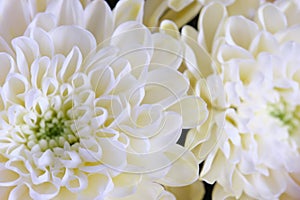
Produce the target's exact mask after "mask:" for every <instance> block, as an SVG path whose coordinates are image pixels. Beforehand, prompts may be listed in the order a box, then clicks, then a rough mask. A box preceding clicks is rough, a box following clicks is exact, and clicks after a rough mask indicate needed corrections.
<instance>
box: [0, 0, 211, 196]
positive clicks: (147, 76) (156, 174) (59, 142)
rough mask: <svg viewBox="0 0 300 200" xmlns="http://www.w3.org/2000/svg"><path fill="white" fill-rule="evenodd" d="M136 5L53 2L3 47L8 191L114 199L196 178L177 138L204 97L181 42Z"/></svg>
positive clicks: (0, 159) (1, 100)
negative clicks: (194, 89)
mask: <svg viewBox="0 0 300 200" xmlns="http://www.w3.org/2000/svg"><path fill="white" fill-rule="evenodd" d="M134 6H139V8H142V7H143V1H120V3H119V4H118V5H117V6H116V8H115V10H113V11H111V10H110V9H109V7H108V5H107V4H106V3H105V2H104V1H100V0H98V1H97V0H96V1H92V2H91V3H89V4H88V5H86V7H85V8H84V9H83V7H82V5H81V4H80V2H79V1H49V4H47V8H46V11H45V13H40V14H38V15H37V16H36V17H35V18H34V19H33V21H32V23H31V24H29V26H28V28H27V30H26V31H25V35H24V36H20V37H17V38H15V39H13V40H12V42H11V48H10V49H9V50H10V51H5V52H1V53H0V60H1V63H2V65H1V71H2V72H1V76H0V94H1V95H0V110H1V112H0V130H1V134H0V177H1V178H0V195H1V198H3V199H21V198H22V199H72V198H74V199H114V198H121V197H126V196H128V195H135V194H134V193H135V191H137V192H138V194H141V195H142V194H143V190H144V189H143V187H142V186H140V187H138V186H139V184H140V183H141V185H142V182H147V183H149V184H148V185H149V187H151V188H152V186H153V190H155V191H157V190H161V189H159V188H161V186H160V185H158V184H162V185H166V186H171V187H176V186H185V185H187V184H190V183H193V182H194V181H195V180H196V179H197V177H198V165H197V162H196V159H195V157H194V156H193V154H192V153H191V152H190V151H188V150H187V149H186V148H184V147H182V146H180V145H178V144H176V142H177V140H178V139H179V137H180V134H181V130H182V128H193V127H195V126H196V125H199V124H201V123H202V121H204V120H205V118H206V115H207V110H206V105H205V103H204V102H203V101H202V100H201V99H200V98H197V97H194V96H188V95H187V91H188V89H189V83H188V80H187V79H186V78H185V77H184V76H183V75H182V74H181V73H179V72H178V71H177V69H178V67H179V66H180V64H181V62H182V59H181V58H182V47H181V43H180V42H179V41H177V40H175V39H174V38H172V37H171V36H168V35H166V34H163V33H154V34H152V33H151V32H150V31H149V30H148V29H147V28H146V27H144V26H143V25H142V24H141V23H140V22H139V21H141V16H142V12H143V11H142V9H135V8H136V7H135V8H134ZM127 8H132V9H133V10H134V11H136V12H133V13H132V12H130V13H131V14H130V15H126V13H125V14H124V12H123V11H124V10H125V9H127ZM123 15H125V16H123ZM82 16H84V17H83V18H82ZM126 16H127V17H126ZM122 20H125V22H124V21H122ZM130 20H135V21H130ZM126 21H127V22H126ZM200 110H202V111H200ZM195 116H196V117H195ZM179 171H180V173H178V172H179ZM155 194H156V193H155ZM162 195H163V194H162ZM165 195H167V196H168V195H169V194H167V193H166V194H165ZM148 199H151V195H150V196H149V198H148Z"/></svg>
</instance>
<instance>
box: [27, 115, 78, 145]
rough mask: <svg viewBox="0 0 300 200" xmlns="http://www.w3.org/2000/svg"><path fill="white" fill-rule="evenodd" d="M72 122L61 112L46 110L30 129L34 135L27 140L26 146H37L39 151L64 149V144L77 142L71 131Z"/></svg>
mask: <svg viewBox="0 0 300 200" xmlns="http://www.w3.org/2000/svg"><path fill="white" fill-rule="evenodd" d="M72 122H73V121H72V120H71V119H70V118H69V117H68V116H67V115H65V114H64V113H63V112H62V111H59V112H57V111H53V110H48V111H47V112H46V113H45V114H44V115H43V116H42V117H40V118H39V119H38V120H37V123H36V125H35V126H34V127H32V128H31V130H32V131H33V133H34V134H32V135H31V136H30V137H29V138H28V139H29V141H28V146H29V147H30V148H32V147H33V146H34V145H35V144H39V146H40V148H41V150H47V149H53V148H55V147H64V144H65V143H66V142H67V143H68V144H70V145H73V144H75V143H77V142H79V138H78V137H77V136H76V135H75V133H74V132H73V130H72V127H71V125H72V124H73V123H72Z"/></svg>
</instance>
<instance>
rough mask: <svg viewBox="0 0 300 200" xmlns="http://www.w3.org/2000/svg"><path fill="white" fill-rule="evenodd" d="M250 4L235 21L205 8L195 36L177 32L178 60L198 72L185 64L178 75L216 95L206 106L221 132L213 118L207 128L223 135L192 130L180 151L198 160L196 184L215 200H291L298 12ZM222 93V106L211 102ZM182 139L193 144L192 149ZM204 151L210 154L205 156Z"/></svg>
mask: <svg viewBox="0 0 300 200" xmlns="http://www.w3.org/2000/svg"><path fill="white" fill-rule="evenodd" d="M252 2H253V1H252ZM252 2H251V3H250V1H249V2H248V4H247V3H246V4H244V5H243V7H236V10H239V11H243V13H238V14H236V13H235V12H232V10H230V8H229V7H227V8H226V7H225V6H224V5H222V4H219V3H212V4H210V5H208V6H206V7H204V8H203V9H202V11H201V13H200V16H199V23H198V29H199V32H197V31H196V30H194V29H193V28H191V27H184V28H183V30H182V34H183V39H184V40H185V41H186V43H187V44H188V45H189V46H190V48H191V49H192V50H193V51H192V53H189V54H186V55H187V56H189V58H190V59H187V60H192V58H194V60H195V63H197V64H198V65H196V64H194V65H188V64H186V65H187V68H188V72H186V73H187V74H188V75H189V77H190V80H191V82H194V83H195V82H196V81H198V82H199V81H201V78H200V77H199V76H198V77H197V73H195V71H200V72H201V73H202V74H204V76H205V77H207V78H206V80H211V82H212V83H213V84H208V88H210V91H214V92H217V93H214V92H212V93H211V94H212V96H211V98H210V99H211V100H215V101H214V102H213V101H211V100H210V101H207V102H212V103H211V104H212V105H213V106H212V107H213V108H214V109H215V110H218V111H220V113H221V114H222V113H223V115H225V121H224V125H223V124H222V120H220V118H218V117H216V116H215V117H214V118H213V119H215V120H214V121H215V122H212V124H213V126H212V128H214V127H221V128H223V131H221V132H220V131H217V132H211V133H210V135H209V136H206V135H205V134H204V133H203V132H201V130H197V129H193V130H191V131H190V132H189V135H188V139H187V142H188V143H187V144H188V145H190V144H192V146H193V147H194V148H193V149H192V151H193V152H194V153H195V155H197V157H198V158H199V159H200V161H202V160H204V159H205V162H204V166H203V169H202V172H201V178H202V179H203V180H205V181H207V182H208V183H210V184H212V183H214V182H216V185H215V187H214V192H213V197H214V198H215V199H225V198H229V197H234V198H238V199H249V198H254V199H278V198H280V199H286V198H289V199H297V198H298V197H299V192H300V187H299V180H298V179H299V169H300V168H299V164H298V163H300V162H299V158H300V157H299V134H298V133H299V117H298V114H297V113H298V107H299V104H298V102H299V78H298V73H299V59H298V58H297V54H298V53H297V52H299V37H298V36H296V35H298V30H299V25H298V23H299V22H298V21H297V20H296V19H298V18H299V5H298V3H297V2H296V1H278V2H275V3H274V4H270V3H263V2H262V4H261V5H260V6H259V8H258V9H257V11H255V10H253V9H252V8H253V4H252ZM236 3H237V2H236ZM236 5H239V4H236ZM240 6H242V5H240ZM244 6H245V7H244ZM247 6H248V7H247ZM244 11H247V12H244ZM253 11H255V12H253ZM211 16H214V17H213V18H212V17H211ZM274 19H276V20H274ZM195 43H198V45H199V46H197V45H195ZM201 61H202V62H201ZM211 65H212V66H213V68H209V67H207V66H211ZM193 66H199V68H195V67H193ZM195 74H196V75H195ZM215 74H218V77H216V75H215ZM220 80H221V83H222V84H223V86H224V88H223V89H222V88H221V89H220V87H219V86H220ZM198 82H196V83H195V88H196V91H199V92H198V93H199V95H200V96H202V97H203V98H204V99H205V96H206V93H205V88H204V89H203V88H201V87H198ZM207 82H208V83H209V82H210V81H207ZM222 92H225V97H226V98H225V101H223V100H224V99H222V98H221V99H220V97H218V94H220V96H222ZM214 94H216V95H215V96H217V97H216V98H215V96H214ZM221 116H222V115H221ZM221 119H222V118H221ZM214 124H216V126H214ZM213 130H216V129H213ZM217 130H222V129H220V128H219V129H217ZM214 133H218V134H217V136H218V137H216V136H214ZM189 138H192V139H193V138H197V140H196V141H198V143H196V142H195V141H193V140H190V139H189ZM216 138H218V140H216ZM190 141H191V142H190ZM216 143H217V146H216V145H215V144H216ZM193 144H194V145H193ZM212 144H213V145H214V146H216V147H218V148H213V149H212V148H211V145H212ZM208 148H209V149H208ZM207 150H209V151H207Z"/></svg>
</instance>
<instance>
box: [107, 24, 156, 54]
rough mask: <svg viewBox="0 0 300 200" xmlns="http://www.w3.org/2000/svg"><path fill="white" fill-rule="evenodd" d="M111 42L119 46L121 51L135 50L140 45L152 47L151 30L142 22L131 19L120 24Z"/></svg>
mask: <svg viewBox="0 0 300 200" xmlns="http://www.w3.org/2000/svg"><path fill="white" fill-rule="evenodd" d="M111 44H112V45H115V46H117V47H119V48H120V49H121V52H124V53H126V51H128V50H135V49H137V48H140V47H142V46H143V47H151V46H152V38H151V33H150V31H149V30H148V29H147V28H146V27H145V26H143V25H142V24H140V23H138V22H134V21H129V22H125V23H123V24H121V25H120V26H118V27H117V28H116V29H115V31H114V33H113V35H112V38H111Z"/></svg>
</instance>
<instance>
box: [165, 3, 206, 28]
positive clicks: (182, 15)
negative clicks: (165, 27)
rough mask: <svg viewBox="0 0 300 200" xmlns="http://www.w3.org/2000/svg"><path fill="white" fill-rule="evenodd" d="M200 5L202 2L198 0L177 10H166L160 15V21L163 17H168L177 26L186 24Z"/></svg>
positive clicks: (198, 9) (197, 11) (195, 13)
mask: <svg viewBox="0 0 300 200" xmlns="http://www.w3.org/2000/svg"><path fill="white" fill-rule="evenodd" d="M175 1H176V0H175ZM182 2H186V1H182ZM201 7H202V4H201V3H200V2H199V1H193V2H192V3H190V4H188V5H187V6H186V7H185V8H183V9H182V10H180V11H179V12H177V11H175V10H171V9H170V10H166V11H167V12H165V13H163V16H161V21H162V20H165V19H170V20H172V21H174V22H175V23H176V25H177V26H178V27H182V26H183V25H185V24H187V22H189V21H191V20H192V19H193V18H194V17H195V16H196V15H197V14H198V13H199V11H200V9H201Z"/></svg>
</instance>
